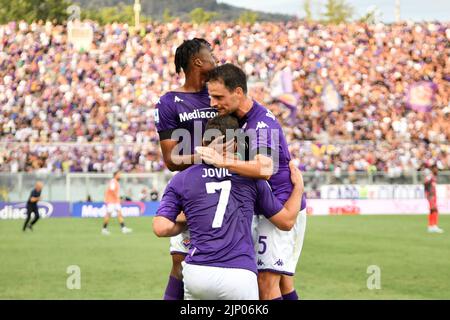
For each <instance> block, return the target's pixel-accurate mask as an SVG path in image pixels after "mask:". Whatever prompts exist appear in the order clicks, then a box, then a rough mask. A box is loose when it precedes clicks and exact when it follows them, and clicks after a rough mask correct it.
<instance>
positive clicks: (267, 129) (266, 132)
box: [247, 119, 280, 157]
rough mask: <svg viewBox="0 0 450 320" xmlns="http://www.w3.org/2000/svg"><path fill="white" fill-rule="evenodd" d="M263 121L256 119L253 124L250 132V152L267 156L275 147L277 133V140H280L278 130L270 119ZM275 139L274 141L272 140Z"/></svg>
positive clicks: (271, 153) (269, 155)
mask: <svg viewBox="0 0 450 320" xmlns="http://www.w3.org/2000/svg"><path fill="white" fill-rule="evenodd" d="M263 120H264V121H262V120H261V121H257V122H256V124H253V126H252V128H251V129H249V131H250V132H248V131H247V132H248V133H249V135H250V152H251V154H253V155H256V154H262V155H265V156H268V157H271V156H272V155H273V152H275V150H276V149H274V144H275V143H276V139H277V135H278V141H280V137H279V130H277V128H276V127H275V126H274V125H273V123H272V121H271V119H268V120H267V119H263ZM273 139H275V141H272V140H273Z"/></svg>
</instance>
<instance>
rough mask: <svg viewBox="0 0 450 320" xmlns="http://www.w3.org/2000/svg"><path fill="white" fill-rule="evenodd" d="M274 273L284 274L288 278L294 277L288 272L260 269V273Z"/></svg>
mask: <svg viewBox="0 0 450 320" xmlns="http://www.w3.org/2000/svg"><path fill="white" fill-rule="evenodd" d="M264 271H267V272H273V273H277V274H284V275H286V276H293V275H294V274H293V273H291V272H287V271H280V270H274V269H269V268H268V269H258V272H264Z"/></svg>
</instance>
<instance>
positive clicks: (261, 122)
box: [256, 121, 269, 131]
mask: <svg viewBox="0 0 450 320" xmlns="http://www.w3.org/2000/svg"><path fill="white" fill-rule="evenodd" d="M268 127H269V126H268V125H267V123H265V122H264V121H258V124H257V125H256V131H258V129H264V128H268Z"/></svg>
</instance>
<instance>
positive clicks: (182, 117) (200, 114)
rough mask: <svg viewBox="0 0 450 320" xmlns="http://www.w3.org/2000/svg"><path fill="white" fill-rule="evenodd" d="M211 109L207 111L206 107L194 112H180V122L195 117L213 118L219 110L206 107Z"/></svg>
mask: <svg viewBox="0 0 450 320" xmlns="http://www.w3.org/2000/svg"><path fill="white" fill-rule="evenodd" d="M206 110H209V111H205V109H203V110H201V109H198V110H194V111H192V112H183V113H180V114H179V117H180V122H185V121H189V120H193V119H212V118H214V117H215V116H217V111H215V110H211V109H206Z"/></svg>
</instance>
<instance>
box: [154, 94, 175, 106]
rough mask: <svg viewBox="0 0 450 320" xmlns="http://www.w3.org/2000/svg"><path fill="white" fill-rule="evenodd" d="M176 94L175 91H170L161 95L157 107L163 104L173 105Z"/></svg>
mask: <svg viewBox="0 0 450 320" xmlns="http://www.w3.org/2000/svg"><path fill="white" fill-rule="evenodd" d="M174 95H175V93H174V92H173V91H168V92H166V93H165V94H163V95H162V96H161V97H159V99H158V101H156V108H161V107H163V106H172V105H173V103H174Z"/></svg>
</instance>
